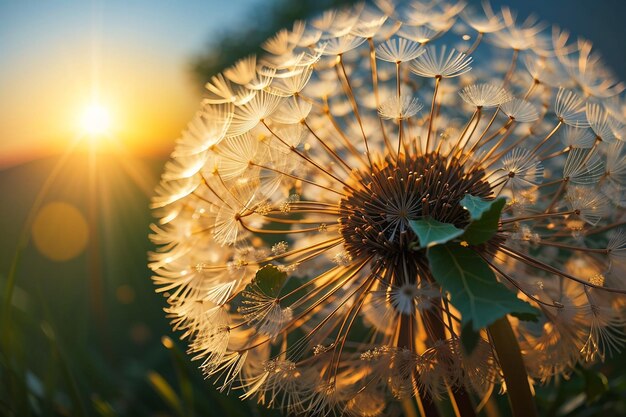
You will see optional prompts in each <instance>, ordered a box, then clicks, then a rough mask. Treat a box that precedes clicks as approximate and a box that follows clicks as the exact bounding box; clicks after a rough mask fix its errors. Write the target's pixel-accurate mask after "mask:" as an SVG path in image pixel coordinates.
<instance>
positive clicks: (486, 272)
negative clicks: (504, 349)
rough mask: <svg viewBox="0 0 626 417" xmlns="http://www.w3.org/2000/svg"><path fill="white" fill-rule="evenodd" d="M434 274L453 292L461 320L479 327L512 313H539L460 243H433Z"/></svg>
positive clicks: (431, 266) (432, 265)
mask: <svg viewBox="0 0 626 417" xmlns="http://www.w3.org/2000/svg"><path fill="white" fill-rule="evenodd" d="M427 256H428V262H429V264H430V270H431V271H432V273H433V277H434V278H435V280H436V281H437V283H439V285H441V288H443V289H444V290H445V291H447V292H449V293H450V297H451V301H452V304H453V305H454V307H455V308H456V309H457V310H459V311H460V312H461V315H462V323H463V324H467V323H470V322H471V326H472V328H473V329H474V330H479V329H481V328H484V327H486V326H488V325H489V324H491V323H493V322H494V321H495V320H497V319H499V318H501V317H503V316H505V315H507V314H510V313H518V314H519V313H527V314H538V312H537V310H536V309H535V308H533V307H532V306H531V305H530V304H528V303H526V302H525V301H522V300H520V299H519V298H517V296H516V295H515V293H513V292H511V291H510V290H509V289H508V288H506V287H505V286H504V285H503V284H501V283H499V282H498V281H497V280H496V276H495V275H494V273H493V271H492V270H491V268H489V265H487V263H486V262H485V261H484V260H483V259H482V258H481V257H480V256H479V255H477V254H476V253H475V252H474V251H472V250H471V249H468V248H464V247H462V246H461V245H454V244H447V245H439V246H433V247H432V248H430V249H428V252H427Z"/></svg>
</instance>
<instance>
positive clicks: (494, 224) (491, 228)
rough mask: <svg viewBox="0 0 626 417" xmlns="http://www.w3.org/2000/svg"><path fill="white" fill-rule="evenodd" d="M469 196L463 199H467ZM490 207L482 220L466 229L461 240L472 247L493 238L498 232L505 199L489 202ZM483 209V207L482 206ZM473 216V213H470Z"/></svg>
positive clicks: (476, 221) (475, 221) (483, 214)
mask: <svg viewBox="0 0 626 417" xmlns="http://www.w3.org/2000/svg"><path fill="white" fill-rule="evenodd" d="M467 196H469V194H468V195H466V196H465V197H463V199H465V198H466V197H467ZM473 198H476V197H473ZM488 204H489V207H488V208H487V209H486V210H485V211H483V212H482V214H481V216H480V218H478V219H476V220H474V221H472V222H471V223H470V224H469V225H468V226H467V227H466V228H465V233H463V236H461V239H463V240H465V241H466V242H468V243H469V244H471V245H480V244H481V243H485V242H486V241H488V240H489V239H491V238H492V237H493V235H495V234H496V232H497V231H498V224H499V223H500V214H501V213H502V209H503V208H504V205H505V204H506V200H505V199H504V198H497V199H495V200H493V201H489V202H488ZM481 207H482V206H481ZM470 216H471V212H470Z"/></svg>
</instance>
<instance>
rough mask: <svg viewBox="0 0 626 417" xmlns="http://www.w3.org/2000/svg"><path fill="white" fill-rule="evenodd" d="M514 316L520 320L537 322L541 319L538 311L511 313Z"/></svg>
mask: <svg viewBox="0 0 626 417" xmlns="http://www.w3.org/2000/svg"><path fill="white" fill-rule="evenodd" d="M511 315H512V316H513V317H516V318H517V319H518V320H520V321H532V322H533V323H537V322H538V321H539V318H538V315H537V312H534V313H511Z"/></svg>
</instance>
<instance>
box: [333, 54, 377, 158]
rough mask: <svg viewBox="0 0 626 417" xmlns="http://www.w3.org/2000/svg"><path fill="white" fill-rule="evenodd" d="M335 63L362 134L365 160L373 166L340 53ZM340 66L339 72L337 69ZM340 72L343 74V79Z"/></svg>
mask: <svg viewBox="0 0 626 417" xmlns="http://www.w3.org/2000/svg"><path fill="white" fill-rule="evenodd" d="M337 63H338V64H339V66H335V68H336V70H337V77H338V78H339V80H340V81H341V85H342V86H344V90H345V94H346V97H348V100H349V101H350V105H351V106H352V111H353V112H354V116H355V117H356V120H357V122H358V123H359V128H360V129H361V134H362V135H363V143H364V144H365V152H366V154H367V160H368V162H369V164H370V168H371V167H372V166H373V163H372V157H371V155H370V147H369V144H368V143H367V135H366V134H365V128H363V121H362V120H361V115H360V113H359V106H358V104H357V102H356V99H355V98H354V92H353V91H352V86H351V85H350V79H349V78H348V72H347V71H346V67H345V65H344V64H343V57H342V56H341V55H337ZM339 68H341V72H340V71H339ZM340 74H343V79H342V78H341V76H340Z"/></svg>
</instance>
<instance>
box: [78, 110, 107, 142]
mask: <svg viewBox="0 0 626 417" xmlns="http://www.w3.org/2000/svg"><path fill="white" fill-rule="evenodd" d="M80 127H81V130H82V131H83V132H84V133H86V134H88V135H90V136H98V135H104V134H107V133H109V130H110V129H111V115H110V113H109V110H108V109H107V108H106V107H104V106H102V105H100V104H96V103H94V104H91V105H89V107H87V108H86V109H85V111H84V112H83V115H82V117H81V119H80Z"/></svg>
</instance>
